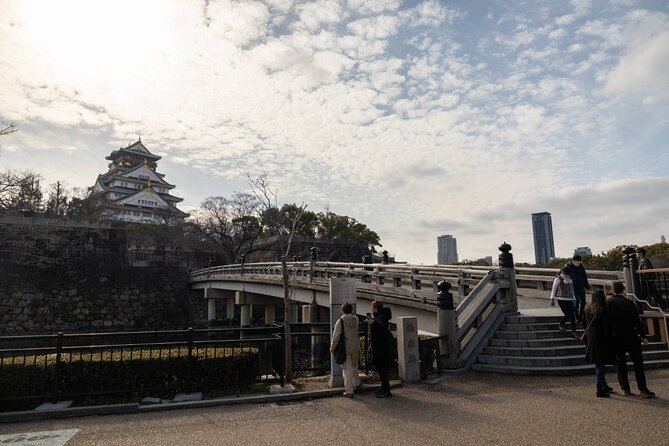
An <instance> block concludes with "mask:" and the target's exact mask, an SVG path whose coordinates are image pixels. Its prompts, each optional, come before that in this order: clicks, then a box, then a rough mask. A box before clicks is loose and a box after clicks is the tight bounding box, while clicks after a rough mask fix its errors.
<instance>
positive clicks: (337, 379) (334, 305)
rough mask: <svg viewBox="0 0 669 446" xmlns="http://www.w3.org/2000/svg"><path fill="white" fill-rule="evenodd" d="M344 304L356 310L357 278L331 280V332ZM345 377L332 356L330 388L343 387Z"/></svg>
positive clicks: (335, 278) (334, 278)
mask: <svg viewBox="0 0 669 446" xmlns="http://www.w3.org/2000/svg"><path fill="white" fill-rule="evenodd" d="M344 302H349V303H351V304H352V305H353V308H355V305H356V295H355V278H354V277H333V278H331V279H330V332H332V331H333V329H334V324H335V322H337V319H339V318H340V317H341V315H342V314H343V313H342V311H341V306H342V304H343V303H344ZM343 385H344V377H343V375H342V370H341V366H340V365H339V364H337V363H336V362H335V360H334V357H333V355H330V387H342V386H343Z"/></svg>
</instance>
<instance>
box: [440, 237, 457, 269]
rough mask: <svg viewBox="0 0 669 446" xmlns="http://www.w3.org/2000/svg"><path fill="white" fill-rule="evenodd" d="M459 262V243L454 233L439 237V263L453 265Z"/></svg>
mask: <svg viewBox="0 0 669 446" xmlns="http://www.w3.org/2000/svg"><path fill="white" fill-rule="evenodd" d="M457 262H458V243H457V241H456V239H455V237H453V236H452V235H442V236H441V237H437V264H438V265H451V264H453V263H457Z"/></svg>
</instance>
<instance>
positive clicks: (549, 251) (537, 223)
mask: <svg viewBox="0 0 669 446" xmlns="http://www.w3.org/2000/svg"><path fill="white" fill-rule="evenodd" d="M532 233H533V235H534V258H535V261H536V263H537V264H541V263H548V262H549V261H550V260H551V259H552V258H555V243H554V242H553V220H552V218H551V214H550V213H549V212H539V213H536V214H532Z"/></svg>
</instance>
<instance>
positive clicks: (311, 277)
mask: <svg viewBox="0 0 669 446" xmlns="http://www.w3.org/2000/svg"><path fill="white" fill-rule="evenodd" d="M309 251H310V254H309V282H313V281H314V266H315V265H316V258H317V257H318V249H316V247H315V246H312V247H311V249H310V250H309Z"/></svg>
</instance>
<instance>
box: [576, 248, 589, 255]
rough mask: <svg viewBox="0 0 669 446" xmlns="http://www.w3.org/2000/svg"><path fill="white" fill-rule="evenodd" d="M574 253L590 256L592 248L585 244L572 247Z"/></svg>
mask: <svg viewBox="0 0 669 446" xmlns="http://www.w3.org/2000/svg"><path fill="white" fill-rule="evenodd" d="M574 255H575V256H576V255H579V256H591V255H592V249H590V248H589V247H587V246H579V247H578V248H576V249H574Z"/></svg>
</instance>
